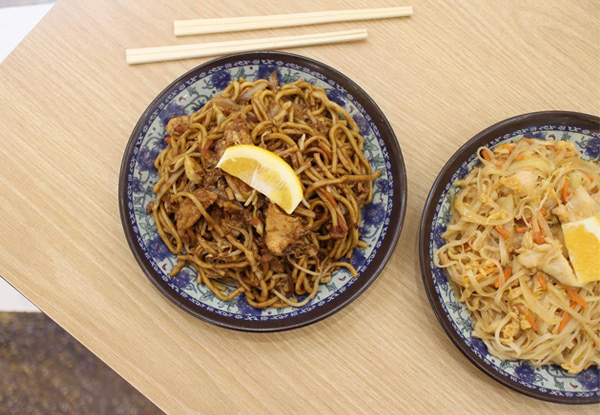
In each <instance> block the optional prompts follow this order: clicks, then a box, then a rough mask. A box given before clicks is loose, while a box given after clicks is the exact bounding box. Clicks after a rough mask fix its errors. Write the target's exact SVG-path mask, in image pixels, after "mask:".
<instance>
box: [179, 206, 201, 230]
mask: <svg viewBox="0 0 600 415" xmlns="http://www.w3.org/2000/svg"><path fill="white" fill-rule="evenodd" d="M198 219H200V211H199V210H198V208H197V207H196V205H195V204H194V202H192V201H191V200H190V199H185V200H184V201H183V202H181V204H180V205H179V209H178V210H177V213H176V214H175V221H176V222H177V232H179V234H180V235H182V234H183V233H184V232H185V231H187V230H188V229H189V228H191V227H192V226H194V224H195V223H196V222H197V221H198Z"/></svg>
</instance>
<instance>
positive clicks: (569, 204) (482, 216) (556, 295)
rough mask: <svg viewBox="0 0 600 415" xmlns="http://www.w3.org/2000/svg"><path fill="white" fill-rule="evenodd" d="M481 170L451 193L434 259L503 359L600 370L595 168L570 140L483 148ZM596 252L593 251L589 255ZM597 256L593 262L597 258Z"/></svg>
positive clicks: (599, 170)
mask: <svg viewBox="0 0 600 415" xmlns="http://www.w3.org/2000/svg"><path fill="white" fill-rule="evenodd" d="M478 154H479V159H480V162H481V164H480V165H479V166H478V167H476V168H475V169H473V170H472V171H471V172H470V173H469V174H468V175H467V176H466V177H465V178H464V179H462V180H458V181H457V182H455V183H454V188H453V192H451V196H450V197H451V199H450V202H451V207H452V217H451V220H450V222H449V223H448V225H447V229H446V231H445V233H444V234H443V235H442V238H443V239H444V241H445V245H444V246H442V247H441V248H440V249H439V250H437V252H436V253H435V258H434V259H435V263H436V266H438V267H441V268H444V269H445V271H446V274H447V276H448V277H449V280H451V281H452V283H453V285H454V287H455V288H456V293H457V297H458V300H459V301H461V302H464V303H465V305H466V306H467V308H468V309H469V311H470V313H471V316H472V319H473V329H474V335H475V336H476V337H478V338H480V339H482V340H483V341H484V342H485V344H486V346H487V348H488V350H489V352H490V353H492V354H493V355H495V356H498V357H500V358H502V359H523V360H528V361H530V362H531V363H532V364H534V365H536V366H539V365H546V364H557V365H560V366H562V367H563V368H564V369H565V370H568V371H569V372H571V373H578V372H580V371H582V370H584V369H586V368H588V367H589V366H591V365H598V364H600V282H599V281H598V280H597V279H594V278H595V277H593V276H592V277H590V275H592V274H594V273H595V274H596V276H597V275H598V274H597V272H598V269H600V257H598V256H597V252H598V251H594V249H597V247H598V245H595V244H596V243H597V242H598V241H600V239H598V237H599V233H598V232H599V229H600V227H599V226H598V225H599V224H600V177H599V176H600V167H599V166H598V164H597V161H596V162H594V161H586V160H583V159H582V158H581V157H580V154H579V153H578V151H577V149H576V148H575V146H574V145H573V144H572V143H571V142H568V141H553V140H538V139H531V138H523V139H520V140H518V141H516V142H513V143H505V144H501V145H499V146H497V147H495V148H494V149H488V148H485V147H482V148H480V149H479V153H478ZM594 247H595V248H594ZM594 252H595V253H594Z"/></svg>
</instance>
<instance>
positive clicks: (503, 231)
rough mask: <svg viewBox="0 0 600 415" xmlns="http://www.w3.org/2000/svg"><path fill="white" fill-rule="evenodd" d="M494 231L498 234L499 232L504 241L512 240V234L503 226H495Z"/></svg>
mask: <svg viewBox="0 0 600 415" xmlns="http://www.w3.org/2000/svg"><path fill="white" fill-rule="evenodd" d="M494 229H495V230H496V232H498V233H499V234H500V236H502V237H503V238H504V239H508V238H510V232H509V231H507V230H506V229H504V228H503V227H501V226H494Z"/></svg>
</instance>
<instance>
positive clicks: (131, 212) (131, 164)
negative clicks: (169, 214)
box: [127, 59, 394, 321]
mask: <svg viewBox="0 0 600 415" xmlns="http://www.w3.org/2000/svg"><path fill="white" fill-rule="evenodd" d="M248 65H275V66H277V67H286V68H289V69H294V70H298V71H302V72H304V73H307V74H309V75H312V76H314V77H315V78H317V79H319V80H321V81H324V82H326V83H328V84H329V85H330V86H331V87H333V88H335V89H337V90H338V91H339V92H341V93H344V94H346V98H347V100H348V101H350V102H351V103H352V105H354V106H355V107H356V109H357V110H358V111H359V112H360V113H361V114H363V115H364V117H365V119H366V121H367V123H368V125H369V127H370V129H371V131H372V132H373V135H374V136H375V137H376V138H377V142H378V144H379V147H380V149H381V153H382V155H383V158H384V161H385V168H386V174H387V177H388V183H389V185H388V186H387V192H386V193H387V196H388V201H387V206H386V209H385V216H384V218H383V223H382V225H383V226H382V231H381V233H380V235H379V238H378V240H377V242H376V244H375V248H374V249H373V251H372V252H371V254H370V255H369V257H368V258H366V260H365V262H364V263H363V265H362V266H360V267H359V268H358V269H357V271H358V273H359V278H351V279H350V280H349V281H348V282H347V283H346V284H344V285H343V286H342V287H340V288H339V289H338V290H337V291H335V292H334V293H331V294H330V295H329V296H328V297H327V298H325V299H323V300H321V301H319V302H317V303H315V304H312V303H309V304H308V305H306V306H304V307H301V308H298V309H296V310H294V311H292V312H289V313H285V314H278V315H269V316H262V315H261V316H255V315H251V314H247V313H244V314H236V313H231V312H228V311H224V310H219V309H217V308H215V307H212V306H210V305H207V304H204V303H202V302H201V301H198V300H197V299H195V298H193V297H192V296H190V295H188V294H187V293H185V292H184V291H183V290H182V289H180V287H178V286H176V285H175V284H173V282H172V281H171V280H169V279H168V277H166V276H165V275H164V272H163V271H162V270H161V269H160V268H159V267H158V265H157V264H156V262H155V261H154V260H153V258H152V255H151V254H150V252H149V251H148V250H147V249H145V244H144V241H143V240H142V237H141V234H140V231H139V228H138V226H137V222H136V219H135V206H134V203H133V192H134V189H133V173H134V170H135V166H136V161H137V155H138V153H139V152H140V145H141V143H142V141H143V140H144V138H145V136H146V133H147V132H148V130H149V129H150V126H151V125H152V123H153V122H154V120H155V119H156V117H158V116H159V114H160V112H161V110H162V109H164V108H165V107H166V106H167V105H168V104H169V103H170V102H171V101H172V100H173V99H174V98H175V97H176V96H177V95H179V94H180V93H181V92H182V91H184V90H185V89H187V88H189V87H190V86H191V85H193V84H195V83H196V82H198V81H199V80H201V79H203V78H205V77H207V76H210V75H212V74H214V73H215V72H219V71H222V70H225V69H230V68H235V67H241V66H248ZM391 168H392V164H391V160H390V156H389V152H388V150H387V147H386V145H385V142H384V140H383V138H382V137H381V134H380V132H379V129H378V128H377V125H376V124H375V122H374V121H373V119H372V117H371V115H370V114H368V113H367V111H366V110H365V109H364V107H363V106H362V105H361V104H360V102H358V101H357V100H356V99H355V98H354V97H353V96H352V95H351V94H350V93H349V92H348V91H347V90H346V89H345V88H343V87H342V86H341V85H339V84H338V83H337V82H335V81H333V80H331V79H329V78H327V77H326V76H325V75H323V74H322V73H320V72H317V71H314V70H312V69H310V68H307V67H305V66H302V65H298V64H295V63H290V62H284V61H281V60H276V59H254V60H240V61H236V62H233V63H226V64H223V65H218V66H215V67H212V68H211V69H209V70H207V71H204V72H201V73H199V74H197V75H193V76H191V77H189V78H187V79H186V80H184V81H182V82H181V83H180V84H179V85H177V86H174V87H173V88H172V89H171V90H170V91H169V93H168V94H167V96H166V97H165V98H164V99H162V100H161V101H160V102H159V103H158V104H157V105H156V107H155V109H154V111H153V112H152V113H150V114H149V115H148V117H147V120H146V122H145V123H144V125H143V127H142V129H141V132H140V134H139V135H138V136H137V138H136V141H135V144H134V148H133V152H132V155H131V159H130V160H129V161H128V170H127V210H128V218H129V221H130V224H131V226H132V230H133V233H134V235H135V238H136V242H137V244H138V246H139V247H140V248H141V249H142V251H143V253H144V256H145V258H146V259H147V261H148V263H149V264H151V266H152V268H153V269H154V271H155V272H156V273H157V274H158V275H160V276H161V277H162V279H163V280H164V281H165V282H166V283H167V284H168V285H169V287H170V288H171V289H172V290H173V291H174V292H176V293H177V294H178V295H180V296H181V297H182V298H184V299H186V300H187V301H190V302H191V303H193V304H195V305H196V306H199V307H201V308H203V309H205V310H206V311H209V312H211V313H215V314H219V315H221V316H223V317H228V318H231V319H234V320H247V321H271V320H282V319H285V318H291V317H296V316H298V315H300V314H305V313H309V312H311V311H313V310H314V309H316V308H317V307H321V306H323V305H324V304H326V303H329V302H330V301H332V300H334V299H335V298H337V297H339V296H340V295H341V294H343V293H344V292H345V291H346V290H347V289H348V287H350V286H351V285H352V284H354V283H355V282H356V281H358V280H360V275H361V274H362V273H363V272H364V271H365V270H366V268H367V267H368V266H369V265H370V264H371V263H372V262H373V259H374V258H375V256H376V255H377V253H378V251H379V249H380V248H381V245H382V243H383V241H384V240H385V237H386V235H387V229H388V227H389V224H390V222H391V213H392V207H393V205H394V182H393V181H394V176H393V174H392V170H391Z"/></svg>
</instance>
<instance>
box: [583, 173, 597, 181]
mask: <svg viewBox="0 0 600 415" xmlns="http://www.w3.org/2000/svg"><path fill="white" fill-rule="evenodd" d="M583 174H585V175H586V176H587V178H588V179H590V182H594V176H592V175H591V174H589V173H583Z"/></svg>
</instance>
